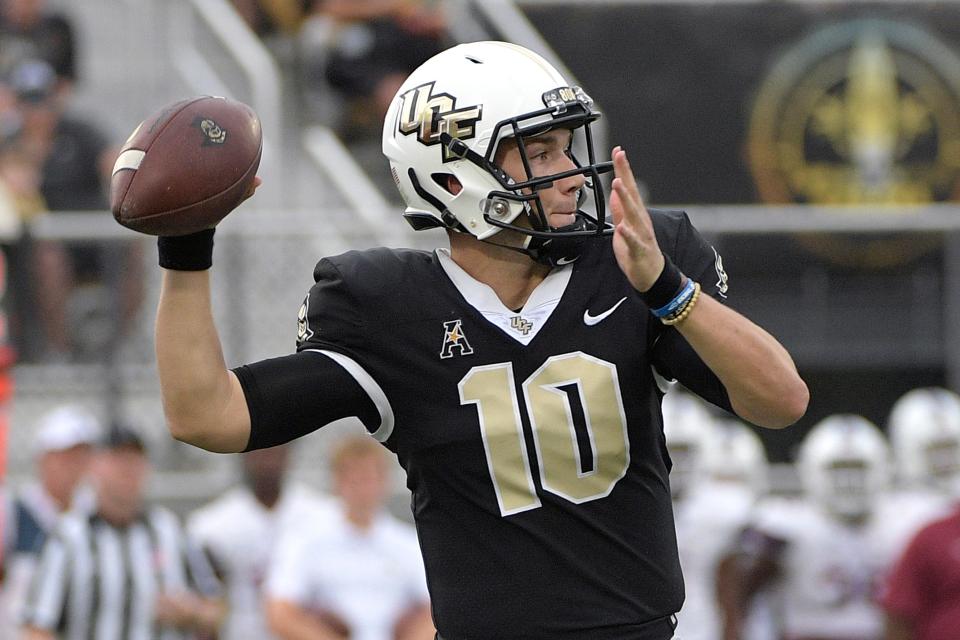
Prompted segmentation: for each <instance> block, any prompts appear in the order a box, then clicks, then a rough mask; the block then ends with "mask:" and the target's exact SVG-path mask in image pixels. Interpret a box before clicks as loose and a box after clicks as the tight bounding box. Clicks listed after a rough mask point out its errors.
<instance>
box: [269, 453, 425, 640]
mask: <svg viewBox="0 0 960 640" xmlns="http://www.w3.org/2000/svg"><path fill="white" fill-rule="evenodd" d="M331 464H332V469H331V470H332V472H333V486H334V488H335V492H336V494H337V497H338V498H339V500H340V509H339V510H338V511H339V513H337V515H336V517H335V518H333V519H330V520H329V521H327V522H323V521H320V522H316V523H313V524H310V525H306V524H305V525H304V526H301V527H297V528H295V529H291V530H288V532H287V534H288V535H286V536H285V537H284V539H283V540H282V541H281V543H280V545H279V546H278V547H277V549H276V553H275V556H274V562H273V565H272V567H271V569H270V575H269V578H268V581H267V589H266V590H267V597H268V602H267V615H268V618H269V621H270V627H271V628H272V630H273V632H274V633H275V634H276V635H277V636H278V637H280V638H283V639H284V640H299V639H301V638H302V639H307V638H310V639H323V640H326V639H333V638H347V637H349V638H351V640H432V638H433V637H434V628H433V622H432V621H431V617H430V606H429V596H428V594H427V585H426V578H425V576H424V569H423V561H422V560H421V556H420V547H419V544H418V543H417V536H416V532H415V531H414V529H413V527H412V526H411V525H409V524H406V523H404V522H401V521H399V520H397V519H396V518H394V517H392V516H390V515H389V514H388V513H387V512H386V510H385V509H384V505H385V502H386V499H387V497H388V495H389V492H390V483H389V466H388V459H387V457H386V452H385V451H384V449H383V447H381V446H380V445H379V444H378V443H377V442H376V441H374V440H373V439H372V438H370V437H367V436H359V437H350V438H347V439H345V440H343V441H342V442H341V443H339V445H338V446H337V447H336V448H335V451H334V453H333V457H332V462H331Z"/></svg>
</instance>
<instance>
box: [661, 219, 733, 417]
mask: <svg viewBox="0 0 960 640" xmlns="http://www.w3.org/2000/svg"><path fill="white" fill-rule="evenodd" d="M654 220H655V221H658V222H659V221H665V222H666V223H665V224H655V228H656V229H657V231H658V233H657V237H658V240H659V241H660V243H661V244H660V247H661V250H662V251H663V252H664V253H667V254H668V255H669V256H670V257H671V259H672V260H673V262H674V264H676V265H677V267H678V268H679V269H680V271H682V272H683V273H684V274H685V275H686V276H687V277H688V278H692V279H693V280H695V281H696V282H699V283H700V287H701V289H702V291H703V293H704V294H706V295H710V296H712V297H713V298H715V299H717V300H719V301H720V302H725V301H726V298H727V291H728V289H729V286H728V280H727V274H726V272H725V271H724V269H723V261H722V259H721V257H720V254H719V253H717V251H716V249H714V247H713V246H712V245H711V244H710V243H709V242H707V241H706V240H705V239H704V238H703V236H701V235H700V233H699V232H698V231H697V230H696V228H695V227H694V226H693V224H692V223H691V222H690V218H689V217H688V216H687V214H686V213H683V212H667V213H666V215H664V216H662V217H659V220H658V218H654ZM650 324H651V328H652V330H653V335H652V336H651V339H652V341H653V350H652V352H653V363H654V367H655V368H656V370H657V372H658V373H659V374H660V375H662V376H663V377H665V378H667V379H669V380H677V381H679V382H680V383H682V384H683V385H684V386H685V387H687V388H688V389H690V390H691V391H693V392H694V393H696V394H697V395H699V396H700V397H702V398H704V399H705V400H708V401H709V402H711V403H712V404H714V405H716V406H718V407H720V408H722V409H725V410H726V411H729V412H731V413H733V409H732V407H731V406H730V398H729V396H728V395H727V390H726V388H725V387H724V386H723V383H721V382H720V379H719V378H717V376H716V374H714V373H713V371H711V370H710V368H709V367H708V366H707V365H706V364H705V363H704V362H703V360H701V359H700V356H698V355H697V353H696V351H694V350H693V347H691V346H690V344H689V343H688V342H687V341H686V340H685V339H684V337H683V336H682V335H680V332H679V331H677V330H676V329H674V328H672V327H667V326H664V325H663V324H661V323H659V322H652V323H650Z"/></svg>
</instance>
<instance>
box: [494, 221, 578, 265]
mask: <svg viewBox="0 0 960 640" xmlns="http://www.w3.org/2000/svg"><path fill="white" fill-rule="evenodd" d="M593 229H596V225H595V224H594V223H593V222H591V221H590V220H588V219H587V218H586V217H584V216H583V215H581V214H580V213H579V212H578V213H577V214H576V220H574V222H573V223H571V224H568V225H566V226H563V227H555V228H554V229H553V230H554V231H558V232H563V231H590V230H593ZM494 237H496V236H494ZM596 237H597V236H592V235H581V236H558V237H553V238H541V237H537V236H527V237H526V241H525V242H524V244H523V246H522V247H511V246H509V245H505V244H500V243H498V242H492V241H490V240H484V242H487V243H489V244H492V245H496V246H498V247H503V248H504V249H510V250H511V251H516V252H517V253H522V254H524V255H525V256H527V257H528V258H530V259H532V260H533V261H534V262H539V263H540V264H545V265H547V266H548V267H563V266H565V265H568V264H572V263H574V262H576V261H577V260H578V259H579V258H580V255H581V254H582V253H583V249H584V247H585V246H586V244H587V243H588V242H591V241H593V240H595V239H596Z"/></svg>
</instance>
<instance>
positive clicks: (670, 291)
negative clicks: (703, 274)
mask: <svg viewBox="0 0 960 640" xmlns="http://www.w3.org/2000/svg"><path fill="white" fill-rule="evenodd" d="M682 288H683V274H682V273H681V272H680V269H678V268H677V265H675V264H673V261H672V260H670V256H668V255H667V254H663V271H661V272H660V275H659V276H658V277H657V280H656V282H654V283H653V286H652V287H650V288H649V289H647V290H646V291H641V292H640V299H641V300H643V302H644V303H645V304H646V305H647V306H648V307H650V309H660V308H662V307H664V306H666V305H668V304H670V301H671V300H673V299H674V298H675V297H676V296H677V294H678V293H680V290H681V289H682Z"/></svg>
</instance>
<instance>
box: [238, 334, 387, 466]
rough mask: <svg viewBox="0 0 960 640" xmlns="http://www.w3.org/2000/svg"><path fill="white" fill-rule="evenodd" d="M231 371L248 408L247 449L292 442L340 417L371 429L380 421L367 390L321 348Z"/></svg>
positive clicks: (247, 365) (377, 411)
mask: <svg viewBox="0 0 960 640" xmlns="http://www.w3.org/2000/svg"><path fill="white" fill-rule="evenodd" d="M233 371H234V373H236V374H237V378H238V379H239V380H240V386H241V387H243V394H244V396H245V398H246V401H247V409H248V410H249V411H250V439H249V440H248V442H247V447H246V451H252V450H254V449H266V448H268V447H273V446H276V445H279V444H283V443H285V442H290V441H291V440H294V439H296V438H299V437H300V436H303V435H306V434H308V433H312V432H313V431H316V430H317V429H319V428H320V427H322V426H324V425H327V424H330V423H331V422H333V421H335V420H339V419H341V418H349V417H356V418H359V419H360V421H361V422H362V423H363V425H364V426H365V427H366V428H367V430H368V431H371V432H373V431H374V430H376V429H377V428H378V426H379V425H380V422H381V418H380V412H379V410H378V409H377V407H376V405H375V404H374V403H373V401H372V400H371V399H370V396H369V395H368V394H367V392H366V391H365V390H364V389H363V388H362V387H361V386H360V384H359V383H358V382H357V380H356V379H355V378H354V377H353V376H352V375H351V374H350V373H349V372H348V371H347V370H346V369H344V368H343V366H341V365H340V364H339V363H338V362H336V361H335V360H333V359H332V358H330V357H329V356H327V355H325V354H323V353H316V352H309V351H301V352H299V353H295V354H291V355H288V356H283V357H280V358H271V359H269V360H261V361H260V362H254V363H252V364H246V365H243V366H242V367H238V368H236V369H234V370H233Z"/></svg>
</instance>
